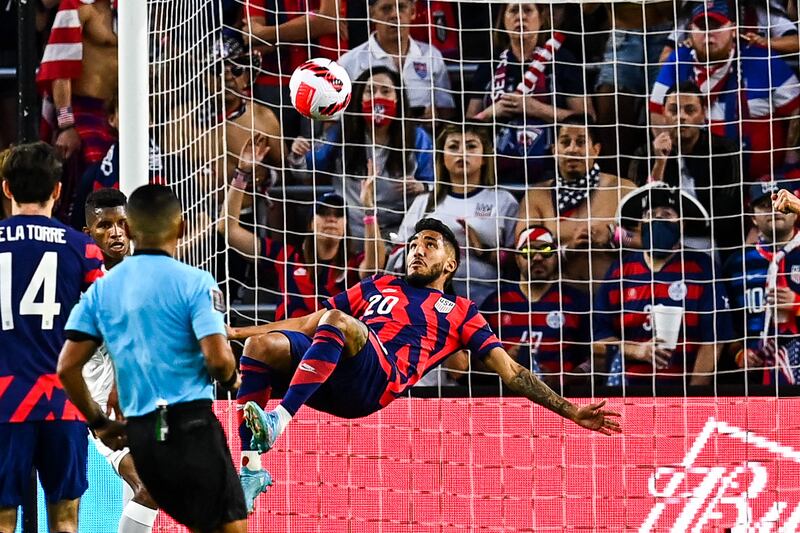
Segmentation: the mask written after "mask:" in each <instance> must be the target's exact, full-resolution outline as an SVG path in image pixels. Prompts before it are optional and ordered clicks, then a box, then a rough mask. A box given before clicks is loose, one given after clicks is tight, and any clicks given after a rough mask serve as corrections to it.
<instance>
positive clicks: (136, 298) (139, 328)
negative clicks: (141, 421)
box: [66, 250, 225, 416]
mask: <svg viewBox="0 0 800 533" xmlns="http://www.w3.org/2000/svg"><path fill="white" fill-rule="evenodd" d="M224 310H225V308H224V301H223V297H222V293H221V292H220V291H219V289H218V288H217V284H216V282H215V281H214V278H213V277H211V274H209V273H208V272H205V271H203V270H200V269H197V268H194V267H190V266H188V265H185V264H183V263H181V262H180V261H177V260H176V259H173V258H172V257H169V256H168V255H167V254H166V253H164V252H160V251H149V250H148V251H145V250H139V251H137V252H136V253H135V254H134V256H133V257H130V258H128V259H126V260H125V261H123V262H122V263H120V264H119V265H117V266H116V267H115V268H114V269H113V270H112V271H111V272H109V273H108V274H107V275H106V276H105V277H104V278H103V279H101V280H99V281H98V282H97V283H95V284H94V285H92V287H91V288H90V289H89V290H88V291H87V292H86V294H85V295H84V297H83V298H82V299H81V301H80V303H79V304H78V305H77V306H76V307H75V309H74V311H73V312H72V315H70V317H69V322H68V323H67V327H66V329H67V331H70V332H71V331H75V332H80V333H83V334H85V335H88V336H90V337H93V338H95V339H96V340H97V341H98V342H100V341H101V340H104V341H105V342H106V346H107V347H108V352H109V354H110V355H111V358H112V360H113V361H114V366H115V368H116V371H117V388H118V390H119V400H120V406H121V407H122V410H123V412H124V413H125V415H126V416H142V415H145V414H147V413H150V412H152V411H154V410H155V409H156V402H157V401H158V400H160V399H163V400H166V401H167V403H168V404H170V405H171V404H175V403H181V402H188V401H192V400H211V399H213V392H214V391H213V387H212V380H211V377H210V376H209V375H208V371H207V370H206V367H205V359H204V357H203V353H202V352H201V350H200V343H199V341H200V339H202V338H204V337H207V336H209V335H215V334H218V335H225V321H224V317H223V311H224Z"/></svg>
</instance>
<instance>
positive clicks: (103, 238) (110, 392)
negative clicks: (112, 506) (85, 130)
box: [83, 189, 158, 533]
mask: <svg viewBox="0 0 800 533" xmlns="http://www.w3.org/2000/svg"><path fill="white" fill-rule="evenodd" d="M125 205H126V198H125V195H124V194H122V193H121V192H119V191H118V190H116V189H99V190H97V191H94V192H93V193H91V194H90V195H89V197H88V198H87V199H86V208H85V209H86V227H85V228H84V231H85V232H86V233H87V234H88V235H89V236H90V237H92V239H94V241H95V243H96V244H97V246H98V247H99V248H100V250H101V251H102V252H103V266H104V270H110V269H111V268H113V267H114V266H115V265H117V264H118V263H120V262H121V261H122V260H123V259H124V258H125V257H126V256H127V255H128V253H129V252H130V240H129V239H128V234H127V223H126V213H125ZM83 377H84V379H85V380H86V385H87V386H88V388H89V392H90V393H91V395H92V398H93V399H94V401H96V402H97V403H98V404H99V405H100V407H101V408H102V409H103V410H104V411H105V412H106V413H107V414H109V415H110V416H116V417H121V416H122V413H121V412H120V410H119V405H118V403H117V391H116V386H115V382H114V364H113V362H112V361H111V358H110V357H109V355H108V352H107V351H106V346H105V344H103V345H101V346H100V347H99V348H98V349H97V351H96V352H95V354H94V355H93V356H92V358H91V359H90V360H89V362H88V363H86V366H84V367H83ZM92 440H93V441H94V444H95V447H96V448H97V451H99V452H100V454H101V455H102V456H103V457H105V458H106V460H107V461H108V462H109V463H110V464H111V466H112V467H113V468H114V471H115V472H116V473H117V474H118V475H119V476H120V477H121V478H122V479H123V480H124V481H125V482H124V483H123V484H122V485H123V509H122V517H121V518H120V521H119V528H118V533H150V532H151V531H152V530H153V523H154V522H155V519H156V515H157V514H158V506H157V505H156V503H155V502H154V501H153V499H152V498H151V497H150V494H149V493H148V492H147V489H145V487H144V484H143V483H142V481H141V480H140V479H139V475H138V474H137V473H136V469H135V468H134V465H133V459H132V458H131V456H130V452H129V450H128V448H123V449H121V450H116V451H115V450H112V449H111V448H109V447H107V446H106V445H105V444H103V443H102V441H100V439H98V438H95V437H94V436H92Z"/></svg>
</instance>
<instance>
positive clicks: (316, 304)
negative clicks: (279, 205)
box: [261, 237, 362, 320]
mask: <svg viewBox="0 0 800 533" xmlns="http://www.w3.org/2000/svg"><path fill="white" fill-rule="evenodd" d="M261 255H262V257H263V258H264V259H265V261H264V263H265V264H266V265H268V266H269V268H270V269H271V270H274V271H275V273H276V274H277V281H278V290H279V291H280V295H281V301H280V303H279V304H278V308H277V309H276V310H275V320H283V319H284V318H297V317H301V316H305V315H307V314H309V313H313V312H314V311H317V310H319V309H321V308H322V302H323V301H324V300H325V299H326V298H329V297H331V296H333V295H335V294H339V293H340V292H342V291H344V290H346V289H347V288H348V287H352V286H353V285H355V284H356V283H358V265H359V264H360V263H361V257H362V256H361V255H358V256H353V257H351V258H350V260H349V261H348V262H347V266H346V267H336V266H334V265H330V264H326V263H321V262H319V263H318V264H317V265H316V269H315V268H314V265H313V264H311V265H309V264H308V262H307V261H306V260H305V258H304V257H303V248H302V246H294V245H292V244H283V243H281V242H279V241H277V240H275V239H270V238H269V237H266V238H264V239H263V240H262V242H261ZM315 270H316V276H315ZM315 277H318V279H317V282H316V283H315Z"/></svg>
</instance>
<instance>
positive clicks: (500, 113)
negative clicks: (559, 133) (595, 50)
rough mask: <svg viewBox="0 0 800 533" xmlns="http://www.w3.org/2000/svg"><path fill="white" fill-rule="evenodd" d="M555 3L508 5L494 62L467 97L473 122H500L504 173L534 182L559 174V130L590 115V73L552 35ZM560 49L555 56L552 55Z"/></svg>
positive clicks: (498, 25)
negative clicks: (555, 150)
mask: <svg viewBox="0 0 800 533" xmlns="http://www.w3.org/2000/svg"><path fill="white" fill-rule="evenodd" d="M550 17H551V13H550V5H549V4H546V3H542V2H537V3H516V2H512V3H508V4H505V7H504V8H503V9H502V10H501V11H500V13H499V14H498V17H497V21H496V22H495V49H497V50H502V51H501V52H500V54H499V55H498V57H497V59H496V60H495V61H494V62H482V63H481V65H480V66H479V67H478V70H477V72H476V73H475V76H474V77H473V79H472V83H471V88H470V89H469V91H468V92H467V94H466V95H465V99H466V100H467V118H468V119H475V120H479V121H484V122H491V123H493V124H497V125H498V127H497V133H496V138H495V144H496V146H497V155H498V158H497V166H498V176H501V180H502V182H503V184H506V183H516V184H519V183H521V184H531V183H535V182H539V181H542V180H543V179H547V177H549V176H546V175H545V174H550V173H552V170H553V165H552V154H551V153H550V146H551V145H552V144H553V142H554V139H553V137H554V130H555V128H554V126H553V124H554V123H555V122H557V121H561V120H563V119H565V118H566V117H568V116H570V115H573V114H584V113H586V112H588V111H591V107H590V105H589V104H588V103H587V99H586V96H585V95H586V89H587V86H586V82H585V76H584V69H583V68H582V67H581V66H579V65H578V63H577V61H576V59H575V57H574V56H573V55H572V54H571V53H570V52H569V51H567V49H566V48H561V47H560V46H561V42H562V41H563V35H561V34H559V33H553V31H552V28H551V24H550V20H551V19H550ZM554 50H555V52H554V53H553V51H554Z"/></svg>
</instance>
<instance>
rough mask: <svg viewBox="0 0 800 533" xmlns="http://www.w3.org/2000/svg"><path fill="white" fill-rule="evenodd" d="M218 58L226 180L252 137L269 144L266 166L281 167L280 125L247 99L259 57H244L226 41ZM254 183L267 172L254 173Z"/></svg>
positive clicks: (238, 47) (232, 41)
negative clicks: (260, 137) (262, 138)
mask: <svg viewBox="0 0 800 533" xmlns="http://www.w3.org/2000/svg"><path fill="white" fill-rule="evenodd" d="M220 48H221V50H220V56H221V58H222V60H223V64H224V68H225V141H226V152H227V154H228V157H227V166H228V176H232V175H233V171H234V170H235V169H236V165H237V158H236V156H235V154H238V153H240V152H241V151H242V147H243V146H244V144H245V142H247V141H248V140H250V139H252V138H253V136H254V135H258V134H263V135H265V136H266V137H267V139H268V140H269V152H268V153H267V156H266V162H267V163H268V164H269V165H270V166H271V167H272V168H275V169H281V168H282V167H283V141H282V138H281V125H280V123H279V122H278V119H277V117H276V116H275V113H273V112H272V110H271V109H270V108H269V107H267V106H266V105H263V104H261V103H259V102H255V101H253V99H252V98H250V97H249V96H248V80H249V78H250V76H249V69H250V68H251V67H252V68H258V67H259V65H260V62H261V55H260V54H246V53H245V50H244V49H243V48H242V45H241V44H239V41H237V40H236V39H233V38H230V37H226V38H224V39H223V40H222V41H220ZM255 172H256V174H257V179H259V180H264V179H265V178H266V176H265V175H263V174H267V173H269V169H267V168H265V167H259V168H257V169H255Z"/></svg>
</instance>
